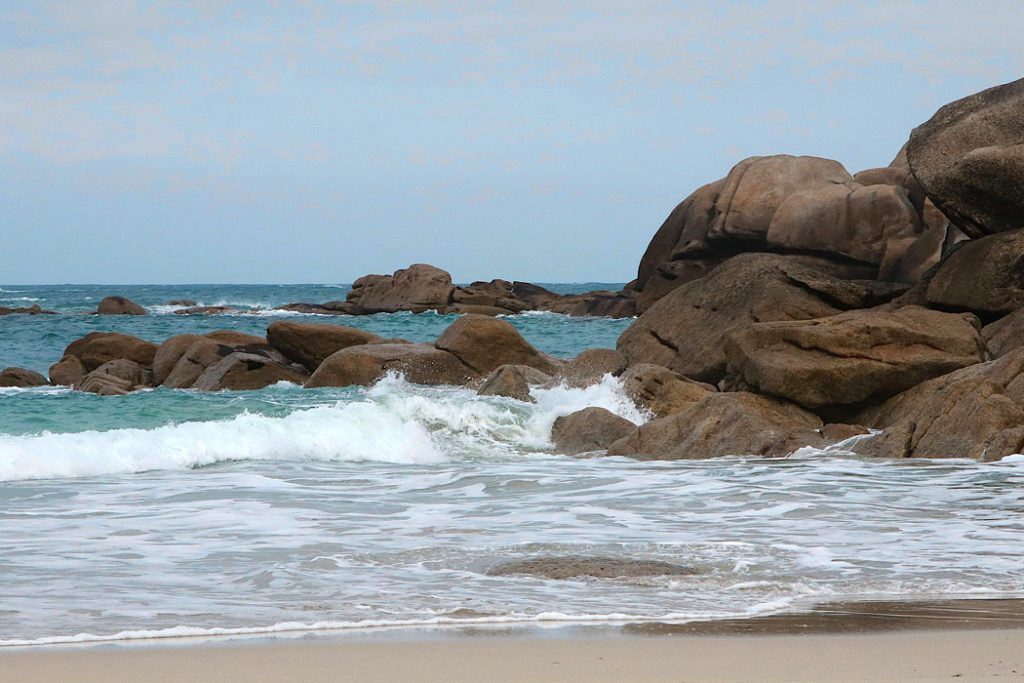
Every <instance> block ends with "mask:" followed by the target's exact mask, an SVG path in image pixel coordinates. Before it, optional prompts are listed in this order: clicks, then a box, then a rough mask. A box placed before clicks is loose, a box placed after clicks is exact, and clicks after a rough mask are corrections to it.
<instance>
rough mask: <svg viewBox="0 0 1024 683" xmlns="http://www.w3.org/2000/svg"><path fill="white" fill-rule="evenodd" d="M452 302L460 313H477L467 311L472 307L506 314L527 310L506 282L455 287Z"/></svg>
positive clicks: (510, 284)
mask: <svg viewBox="0 0 1024 683" xmlns="http://www.w3.org/2000/svg"><path fill="white" fill-rule="evenodd" d="M452 302H453V303H454V304H456V309H457V310H458V312H460V313H461V312H464V313H472V312H477V311H471V310H467V309H469V308H472V307H485V308H494V309H499V310H504V311H505V312H506V313H518V312H519V311H522V310H525V309H526V308H527V303H526V302H524V301H523V300H522V299H520V298H519V297H517V296H516V295H515V294H514V293H513V291H512V283H511V282H509V281H508V280H491V281H490V282H474V283H472V284H470V285H467V286H465V287H456V288H455V289H454V291H453V292H452Z"/></svg>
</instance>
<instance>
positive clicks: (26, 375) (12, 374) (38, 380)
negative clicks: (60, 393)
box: [0, 368, 47, 388]
mask: <svg viewBox="0 0 1024 683" xmlns="http://www.w3.org/2000/svg"><path fill="white" fill-rule="evenodd" d="M45 384H47V381H46V378H45V377H43V376H42V375H40V374H39V373H38V372H35V371H34V370H26V369H25V368H4V369H3V371H0V387H22V388H28V387H41V386H43V385H45Z"/></svg>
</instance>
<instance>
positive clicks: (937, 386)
mask: <svg viewBox="0 0 1024 683" xmlns="http://www.w3.org/2000/svg"><path fill="white" fill-rule="evenodd" d="M1022 406H1024V349H1021V348H1018V349H1016V350H1014V351H1012V352H1011V353H1009V354H1007V355H1005V356H1003V357H1002V358H999V359H996V360H993V361H988V362H986V363H981V364H978V365H972V366H970V367H967V368H963V369H962V370H957V371H956V372H951V373H949V374H948V375H943V376H941V377H936V378H935V379H931V380H928V381H927V382H923V383H921V384H918V385H917V386H915V387H913V388H912V389H908V390H907V391H905V392H903V393H902V394H899V395H897V396H894V397H893V398H891V399H889V400H888V401H886V402H885V403H882V404H881V405H878V406H873V407H871V408H868V409H866V410H865V411H863V412H862V413H861V414H860V415H859V416H858V422H860V423H861V424H864V425H867V426H869V427H873V428H875V429H881V430H882V433H881V434H878V435H876V436H873V437H871V438H869V439H863V440H860V441H858V442H857V444H855V445H854V446H853V450H854V451H856V452H857V453H860V454H862V455H867V456H877V457H888V458H910V457H914V458H975V459H979V460H998V459H1000V458H1002V457H1005V456H1007V455H1011V454H1014V453H1020V452H1021V451H1022V449H1024V407H1022Z"/></svg>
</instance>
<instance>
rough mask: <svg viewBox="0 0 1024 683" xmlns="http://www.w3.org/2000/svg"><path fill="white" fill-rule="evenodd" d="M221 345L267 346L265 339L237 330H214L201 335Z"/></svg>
mask: <svg viewBox="0 0 1024 683" xmlns="http://www.w3.org/2000/svg"><path fill="white" fill-rule="evenodd" d="M203 336H204V337H206V338H207V339H212V340H213V341H215V342H219V343H221V344H228V345H229V346H268V344H267V338H266V337H259V336H257V335H255V334H246V333H245V332H239V331H237V330H214V331H213V332H207V333H206V334H204V335H203Z"/></svg>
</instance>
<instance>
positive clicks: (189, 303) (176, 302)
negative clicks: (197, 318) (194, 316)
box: [167, 299, 197, 307]
mask: <svg viewBox="0 0 1024 683" xmlns="http://www.w3.org/2000/svg"><path fill="white" fill-rule="evenodd" d="M167 305H168V306H187V307H190V306H195V305H197V304H196V302H195V301H192V299H174V300H173V301H168V302H167Z"/></svg>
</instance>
